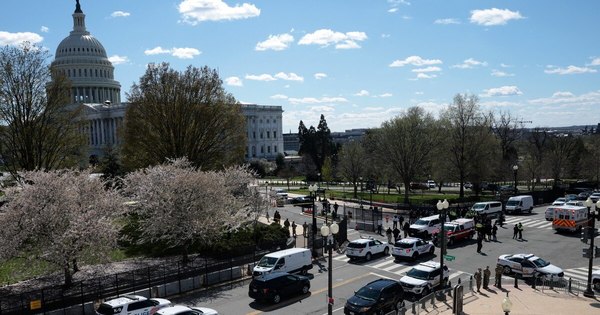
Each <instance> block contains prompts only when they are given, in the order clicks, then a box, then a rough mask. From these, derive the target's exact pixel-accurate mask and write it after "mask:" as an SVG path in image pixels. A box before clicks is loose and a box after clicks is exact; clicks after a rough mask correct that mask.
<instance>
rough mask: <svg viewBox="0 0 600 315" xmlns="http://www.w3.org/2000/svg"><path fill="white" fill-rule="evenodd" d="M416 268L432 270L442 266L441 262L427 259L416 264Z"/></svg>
mask: <svg viewBox="0 0 600 315" xmlns="http://www.w3.org/2000/svg"><path fill="white" fill-rule="evenodd" d="M414 268H416V269H418V270H425V271H431V270H434V269H438V268H440V263H438V262H434V261H426V262H422V263H420V264H418V265H416V266H415V267H414Z"/></svg>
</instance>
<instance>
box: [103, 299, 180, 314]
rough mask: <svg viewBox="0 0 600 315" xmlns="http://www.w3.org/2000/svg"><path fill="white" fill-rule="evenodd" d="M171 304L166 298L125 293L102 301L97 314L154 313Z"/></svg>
mask: <svg viewBox="0 0 600 315" xmlns="http://www.w3.org/2000/svg"><path fill="white" fill-rule="evenodd" d="M169 306H171V301H169V300H165V299H158V298H152V299H148V298H146V297H144V296H141V295H123V296H121V297H118V298H116V299H112V300H108V301H105V302H102V303H101V304H100V306H98V309H97V310H96V314H99V315H148V314H150V315H153V314H156V312H157V311H158V310H160V309H162V308H165V307H169Z"/></svg>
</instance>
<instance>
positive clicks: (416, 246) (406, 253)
mask: <svg viewBox="0 0 600 315" xmlns="http://www.w3.org/2000/svg"><path fill="white" fill-rule="evenodd" d="M434 251H435V246H434V245H433V243H432V242H428V241H425V240H422V239H420V238H418V237H405V238H403V239H401V240H399V241H397V242H396V243H395V244H394V248H392V256H394V258H395V259H397V260H399V259H402V258H409V259H412V260H417V259H418V258H419V256H421V255H426V254H430V255H433V252H434Z"/></svg>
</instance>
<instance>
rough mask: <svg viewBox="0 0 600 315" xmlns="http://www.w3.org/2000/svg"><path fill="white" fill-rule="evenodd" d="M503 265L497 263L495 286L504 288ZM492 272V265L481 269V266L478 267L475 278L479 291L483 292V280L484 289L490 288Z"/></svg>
mask: <svg viewBox="0 0 600 315" xmlns="http://www.w3.org/2000/svg"><path fill="white" fill-rule="evenodd" d="M502 271H503V270H502V266H500V265H496V270H495V277H494V286H495V287H497V288H502ZM491 275H492V272H491V270H490V266H486V267H485V270H483V271H481V268H477V271H475V274H474V275H473V278H475V284H476V286H477V292H481V282H482V280H483V289H485V290H488V289H489V284H490V277H491Z"/></svg>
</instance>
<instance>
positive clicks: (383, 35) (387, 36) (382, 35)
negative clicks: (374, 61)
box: [381, 34, 392, 38]
mask: <svg viewBox="0 0 600 315" xmlns="http://www.w3.org/2000/svg"><path fill="white" fill-rule="evenodd" d="M391 36H392V35H390V34H381V38H390V37H391Z"/></svg>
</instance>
